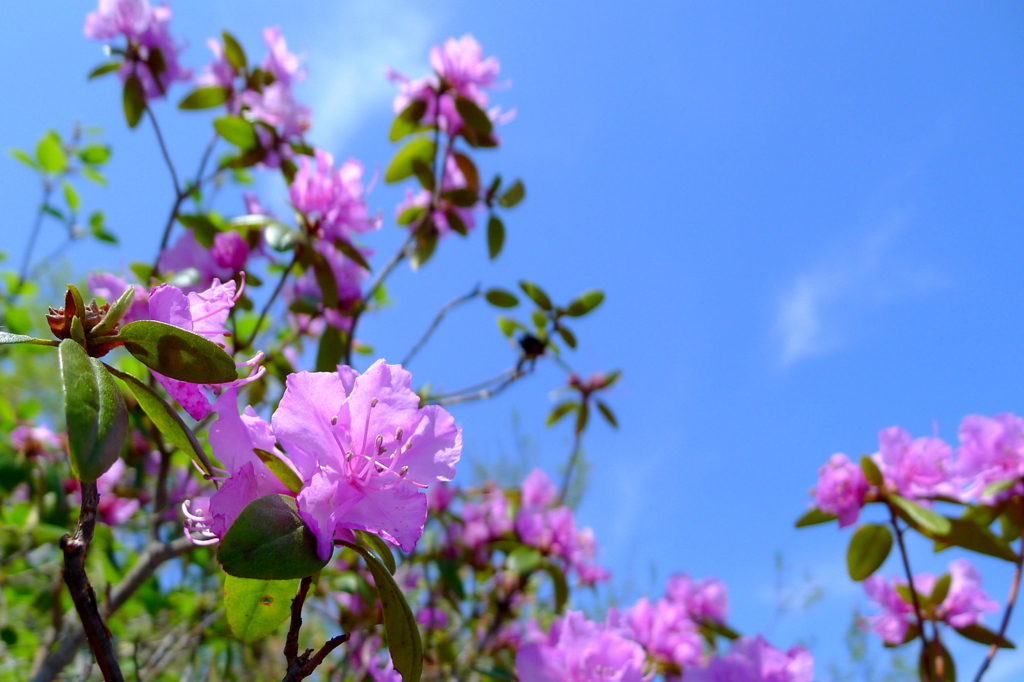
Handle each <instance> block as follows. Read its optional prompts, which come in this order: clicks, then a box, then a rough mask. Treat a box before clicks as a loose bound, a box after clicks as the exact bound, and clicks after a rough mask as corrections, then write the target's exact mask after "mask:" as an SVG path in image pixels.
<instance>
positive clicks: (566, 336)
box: [558, 325, 576, 348]
mask: <svg viewBox="0 0 1024 682" xmlns="http://www.w3.org/2000/svg"><path fill="white" fill-rule="evenodd" d="M558 335H559V336H561V337H562V340H563V341H565V345H567V346H569V348H575V347H576V335H575V334H573V333H572V330H571V329H569V328H568V327H563V326H562V325H559V326H558Z"/></svg>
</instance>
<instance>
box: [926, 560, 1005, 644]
mask: <svg viewBox="0 0 1024 682" xmlns="http://www.w3.org/2000/svg"><path fill="white" fill-rule="evenodd" d="M949 575H950V577H951V578H952V581H951V582H950V585H949V594H948V595H947V596H946V598H945V599H944V600H943V602H942V604H941V605H939V608H938V609H937V610H936V611H937V615H938V617H939V618H941V619H942V620H944V621H945V622H947V623H949V624H950V625H952V626H953V627H955V628H963V627H967V626H968V625H974V624H975V623H979V622H980V621H981V618H982V614H985V613H995V612H997V611H998V610H999V604H998V603H996V602H995V601H993V600H992V599H989V598H988V595H987V594H985V592H984V591H983V590H982V589H981V574H980V573H978V569H976V568H975V567H974V566H973V565H972V564H971V562H969V561H968V560H967V559H956V560H954V561H952V562H951V563H950V564H949Z"/></svg>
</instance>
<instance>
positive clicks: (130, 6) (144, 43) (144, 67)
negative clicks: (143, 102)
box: [85, 0, 192, 99]
mask: <svg viewBox="0 0 1024 682" xmlns="http://www.w3.org/2000/svg"><path fill="white" fill-rule="evenodd" d="M170 21H171V8H170V7H168V6H167V5H166V4H164V5H160V6H159V7H150V5H149V2H148V0H100V2H99V7H98V8H97V9H96V11H94V12H90V13H89V15H88V16H87V17H86V18H85V37H86V38H90V39H92V40H102V41H110V40H113V39H115V38H117V37H118V36H123V37H124V38H125V40H127V43H128V44H127V46H126V48H125V52H126V54H125V59H124V63H123V64H122V66H121V67H120V69H118V76H119V77H120V79H121V82H124V81H126V80H128V78H129V77H130V76H132V75H135V76H137V77H138V79H139V82H141V83H142V89H143V92H144V93H145V96H146V98H147V99H156V98H159V97H163V96H164V95H165V94H167V89H168V88H169V87H170V85H171V83H173V82H174V81H188V80H190V79H191V78H192V72H191V71H189V70H188V69H185V68H182V66H181V65H180V64H179V63H178V52H179V51H180V49H179V48H178V47H177V46H176V45H175V44H174V39H173V38H172V37H171V34H170V32H169V30H168V25H169V24H170ZM156 53H159V57H157V56H155V55H156Z"/></svg>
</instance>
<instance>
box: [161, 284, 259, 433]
mask: <svg viewBox="0 0 1024 682" xmlns="http://www.w3.org/2000/svg"><path fill="white" fill-rule="evenodd" d="M237 300H238V297H237V296H236V295H235V283H234V282H233V281H231V282H226V283H225V284H221V283H220V281H219V280H217V279H214V280H213V285H212V286H211V287H210V288H209V289H207V290H206V291H203V292H199V293H196V292H192V293H190V294H188V295H186V294H185V293H184V292H183V291H182V290H181V289H179V288H177V287H173V286H170V285H169V284H161V285H160V286H158V287H156V288H154V289H153V291H152V292H151V294H150V296H149V318H150V319H151V320H155V321H157V322H164V323H167V324H172V325H174V326H175V327H180V328H181V329H184V330H186V331H190V332H193V333H195V334H199V335H200V336H203V337H205V338H207V339H209V340H210V341H213V342H214V343H216V344H217V345H219V346H222V347H223V346H225V345H226V335H227V334H228V333H229V332H228V330H227V329H226V327H225V325H226V324H227V319H228V312H229V311H230V310H231V308H232V306H234V305H235V301H237ZM262 357H263V354H262V353H258V354H257V355H256V356H255V357H254V358H253V359H252V360H249V361H248V362H245V363H242V365H241V366H252V365H254V364H257V363H258V362H259V360H260V359H261V358H262ZM264 371H265V368H264V367H259V368H258V369H257V370H256V371H255V372H254V373H253V374H251V375H249V376H248V377H245V378H241V379H238V380H237V381H234V382H231V383H226V384H217V387H218V388H221V389H224V388H230V387H232V386H240V385H242V384H244V383H248V382H250V381H255V380H256V379H258V378H259V377H260V376H262V375H263V372H264ZM153 376H154V377H156V380H157V381H158V382H160V385H161V386H163V387H164V390H166V391H167V393H168V395H170V396H171V397H172V398H174V399H175V400H177V401H178V404H180V405H181V407H182V409H184V410H185V411H186V412H188V414H189V415H190V416H191V417H192V418H193V419H202V418H203V417H205V416H206V415H207V414H209V412H210V402H209V399H208V397H207V391H208V389H209V388H210V387H208V386H206V385H205V384H192V383H188V382H185V381H180V380H178V379H171V378H170V377H166V376H164V375H162V374H159V373H158V372H153Z"/></svg>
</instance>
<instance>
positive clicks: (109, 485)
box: [65, 457, 139, 526]
mask: <svg viewBox="0 0 1024 682" xmlns="http://www.w3.org/2000/svg"><path fill="white" fill-rule="evenodd" d="M126 471H127V467H126V466H125V463H124V460H123V459H121V458H120V457H119V458H118V459H117V461H115V462H114V464H113V465H112V466H111V467H110V468H109V469H107V470H106V472H104V473H103V475H102V476H100V477H99V478H97V479H96V490H97V492H98V493H99V496H100V501H99V504H98V505H97V506H96V515H97V517H98V518H99V520H100V521H102V522H103V523H105V524H107V525H108V526H119V525H121V524H122V523H124V522H126V521H127V520H128V519H130V518H131V517H132V515H133V514H135V512H136V511H138V510H139V499H138V498H137V497H135V490H134V488H132V487H130V484H128V485H127V486H125V485H122V483H123V481H122V479H123V478H124V475H125V473H126ZM65 486H66V488H67V489H68V492H71V493H72V494H73V495H74V497H75V498H76V500H77V501H78V502H77V503H78V504H81V498H82V492H81V491H82V488H81V483H79V482H78V481H77V480H76V479H73V478H72V479H69V480H68V481H67V482H66V484H65ZM119 493H127V494H126V495H125V496H124V497H122V496H121V495H120V494H119Z"/></svg>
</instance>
